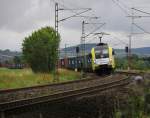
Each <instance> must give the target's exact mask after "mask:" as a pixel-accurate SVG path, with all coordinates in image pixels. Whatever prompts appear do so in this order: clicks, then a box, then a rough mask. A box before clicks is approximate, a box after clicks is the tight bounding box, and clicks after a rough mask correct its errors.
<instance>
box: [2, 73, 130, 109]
mask: <svg viewBox="0 0 150 118" xmlns="http://www.w3.org/2000/svg"><path fill="white" fill-rule="evenodd" d="M129 82H130V79H129V78H128V77H127V76H123V75H118V74H116V75H111V76H106V77H98V76H96V75H92V77H91V75H90V76H89V77H88V78H87V79H82V80H77V81H71V82H65V83H59V84H52V85H46V86H39V87H30V88H24V89H14V90H7V91H0V111H3V110H7V109H13V108H17V107H22V106H26V105H32V104H37V103H41V102H49V101H55V100H59V99H63V98H67V97H73V96H74V97H75V96H79V95H84V94H93V93H95V92H98V91H104V90H107V89H111V88H115V87H120V86H123V85H127V84H129Z"/></svg>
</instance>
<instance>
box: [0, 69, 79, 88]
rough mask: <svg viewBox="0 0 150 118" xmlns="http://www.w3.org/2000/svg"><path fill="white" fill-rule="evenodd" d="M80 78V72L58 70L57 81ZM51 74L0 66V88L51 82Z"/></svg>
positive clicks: (52, 77)
mask: <svg viewBox="0 0 150 118" xmlns="http://www.w3.org/2000/svg"><path fill="white" fill-rule="evenodd" d="M79 78H80V73H76V72H74V71H69V70H64V69H60V70H59V80H60V81H59V82H65V81H72V80H76V79H79ZM53 79H54V76H53V74H45V73H38V74H37V73H36V74H35V73H33V72H32V70H31V69H7V68H0V89H10V88H22V87H30V86H36V85H43V84H48V83H53Z"/></svg>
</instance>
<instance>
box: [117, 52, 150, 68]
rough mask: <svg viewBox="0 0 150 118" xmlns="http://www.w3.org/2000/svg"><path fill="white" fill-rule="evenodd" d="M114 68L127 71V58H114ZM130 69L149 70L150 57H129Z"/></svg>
mask: <svg viewBox="0 0 150 118" xmlns="http://www.w3.org/2000/svg"><path fill="white" fill-rule="evenodd" d="M116 68H118V69H127V68H128V58H127V57H120V58H119V57H117V58H116ZM131 69H137V70H149V69H150V57H139V56H137V55H135V54H134V55H132V57H131Z"/></svg>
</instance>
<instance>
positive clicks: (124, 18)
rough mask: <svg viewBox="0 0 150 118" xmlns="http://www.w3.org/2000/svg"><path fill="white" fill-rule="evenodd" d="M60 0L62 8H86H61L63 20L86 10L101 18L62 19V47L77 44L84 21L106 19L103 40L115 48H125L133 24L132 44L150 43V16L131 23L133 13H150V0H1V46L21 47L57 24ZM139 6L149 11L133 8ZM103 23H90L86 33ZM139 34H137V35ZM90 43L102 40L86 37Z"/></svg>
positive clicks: (86, 26)
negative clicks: (26, 41) (35, 34)
mask: <svg viewBox="0 0 150 118" xmlns="http://www.w3.org/2000/svg"><path fill="white" fill-rule="evenodd" d="M55 2H58V5H59V8H65V9H80V8H82V10H76V11H72V10H63V11H59V20H61V19H63V18H66V17H68V16H71V15H74V14H75V13H79V12H82V11H83V8H91V9H92V10H90V11H88V12H86V13H84V14H82V15H84V16H90V17H94V16H97V17H99V19H89V18H81V17H72V18H70V19H68V20H65V21H63V22H59V33H60V35H61V43H60V47H61V48H63V47H64V46H65V44H66V46H73V45H77V44H79V43H80V39H81V34H82V32H81V31H82V29H81V28H82V21H83V20H84V21H85V22H88V23H105V25H104V26H103V27H101V28H100V29H99V30H97V31H96V33H98V32H105V33H107V34H109V35H104V36H103V38H102V41H103V42H105V43H108V44H110V45H111V46H112V47H113V48H124V47H125V46H126V45H128V42H129V35H130V34H131V27H132V29H133V30H132V33H133V35H132V47H133V48H139V47H150V33H149V32H150V27H149V25H150V17H141V18H135V19H134V23H135V25H131V21H132V20H131V17H128V16H131V15H132V13H133V14H134V15H136V16H150V14H148V13H150V0H82V1H81V0H0V49H10V50H13V51H21V49H22V42H23V40H24V38H25V37H27V36H29V35H31V34H32V32H34V31H36V30H38V29H40V28H41V27H45V26H51V27H54V26H55V23H54V18H55V17H54V15H55V14H54V13H55V11H54V8H55ZM131 8H135V9H137V10H140V11H144V12H146V13H147V14H145V13H142V12H139V11H137V10H133V9H131ZM99 26H100V24H95V25H92V24H86V25H85V34H86V35H87V34H89V33H90V32H92V31H94V29H95V28H98V27H99ZM135 34H136V35H135ZM85 40H86V42H87V43H98V42H99V39H98V37H97V36H96V35H94V34H91V35H89V37H86V39H85Z"/></svg>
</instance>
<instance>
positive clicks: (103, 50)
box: [91, 43, 115, 74]
mask: <svg viewBox="0 0 150 118" xmlns="http://www.w3.org/2000/svg"><path fill="white" fill-rule="evenodd" d="M91 60H92V61H91V62H92V63H91V64H92V70H93V72H96V73H100V74H103V73H111V72H112V71H113V70H114V68H115V61H114V50H113V49H112V47H110V46H109V45H108V44H106V43H99V44H98V45H97V46H96V47H94V48H92V50H91Z"/></svg>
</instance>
